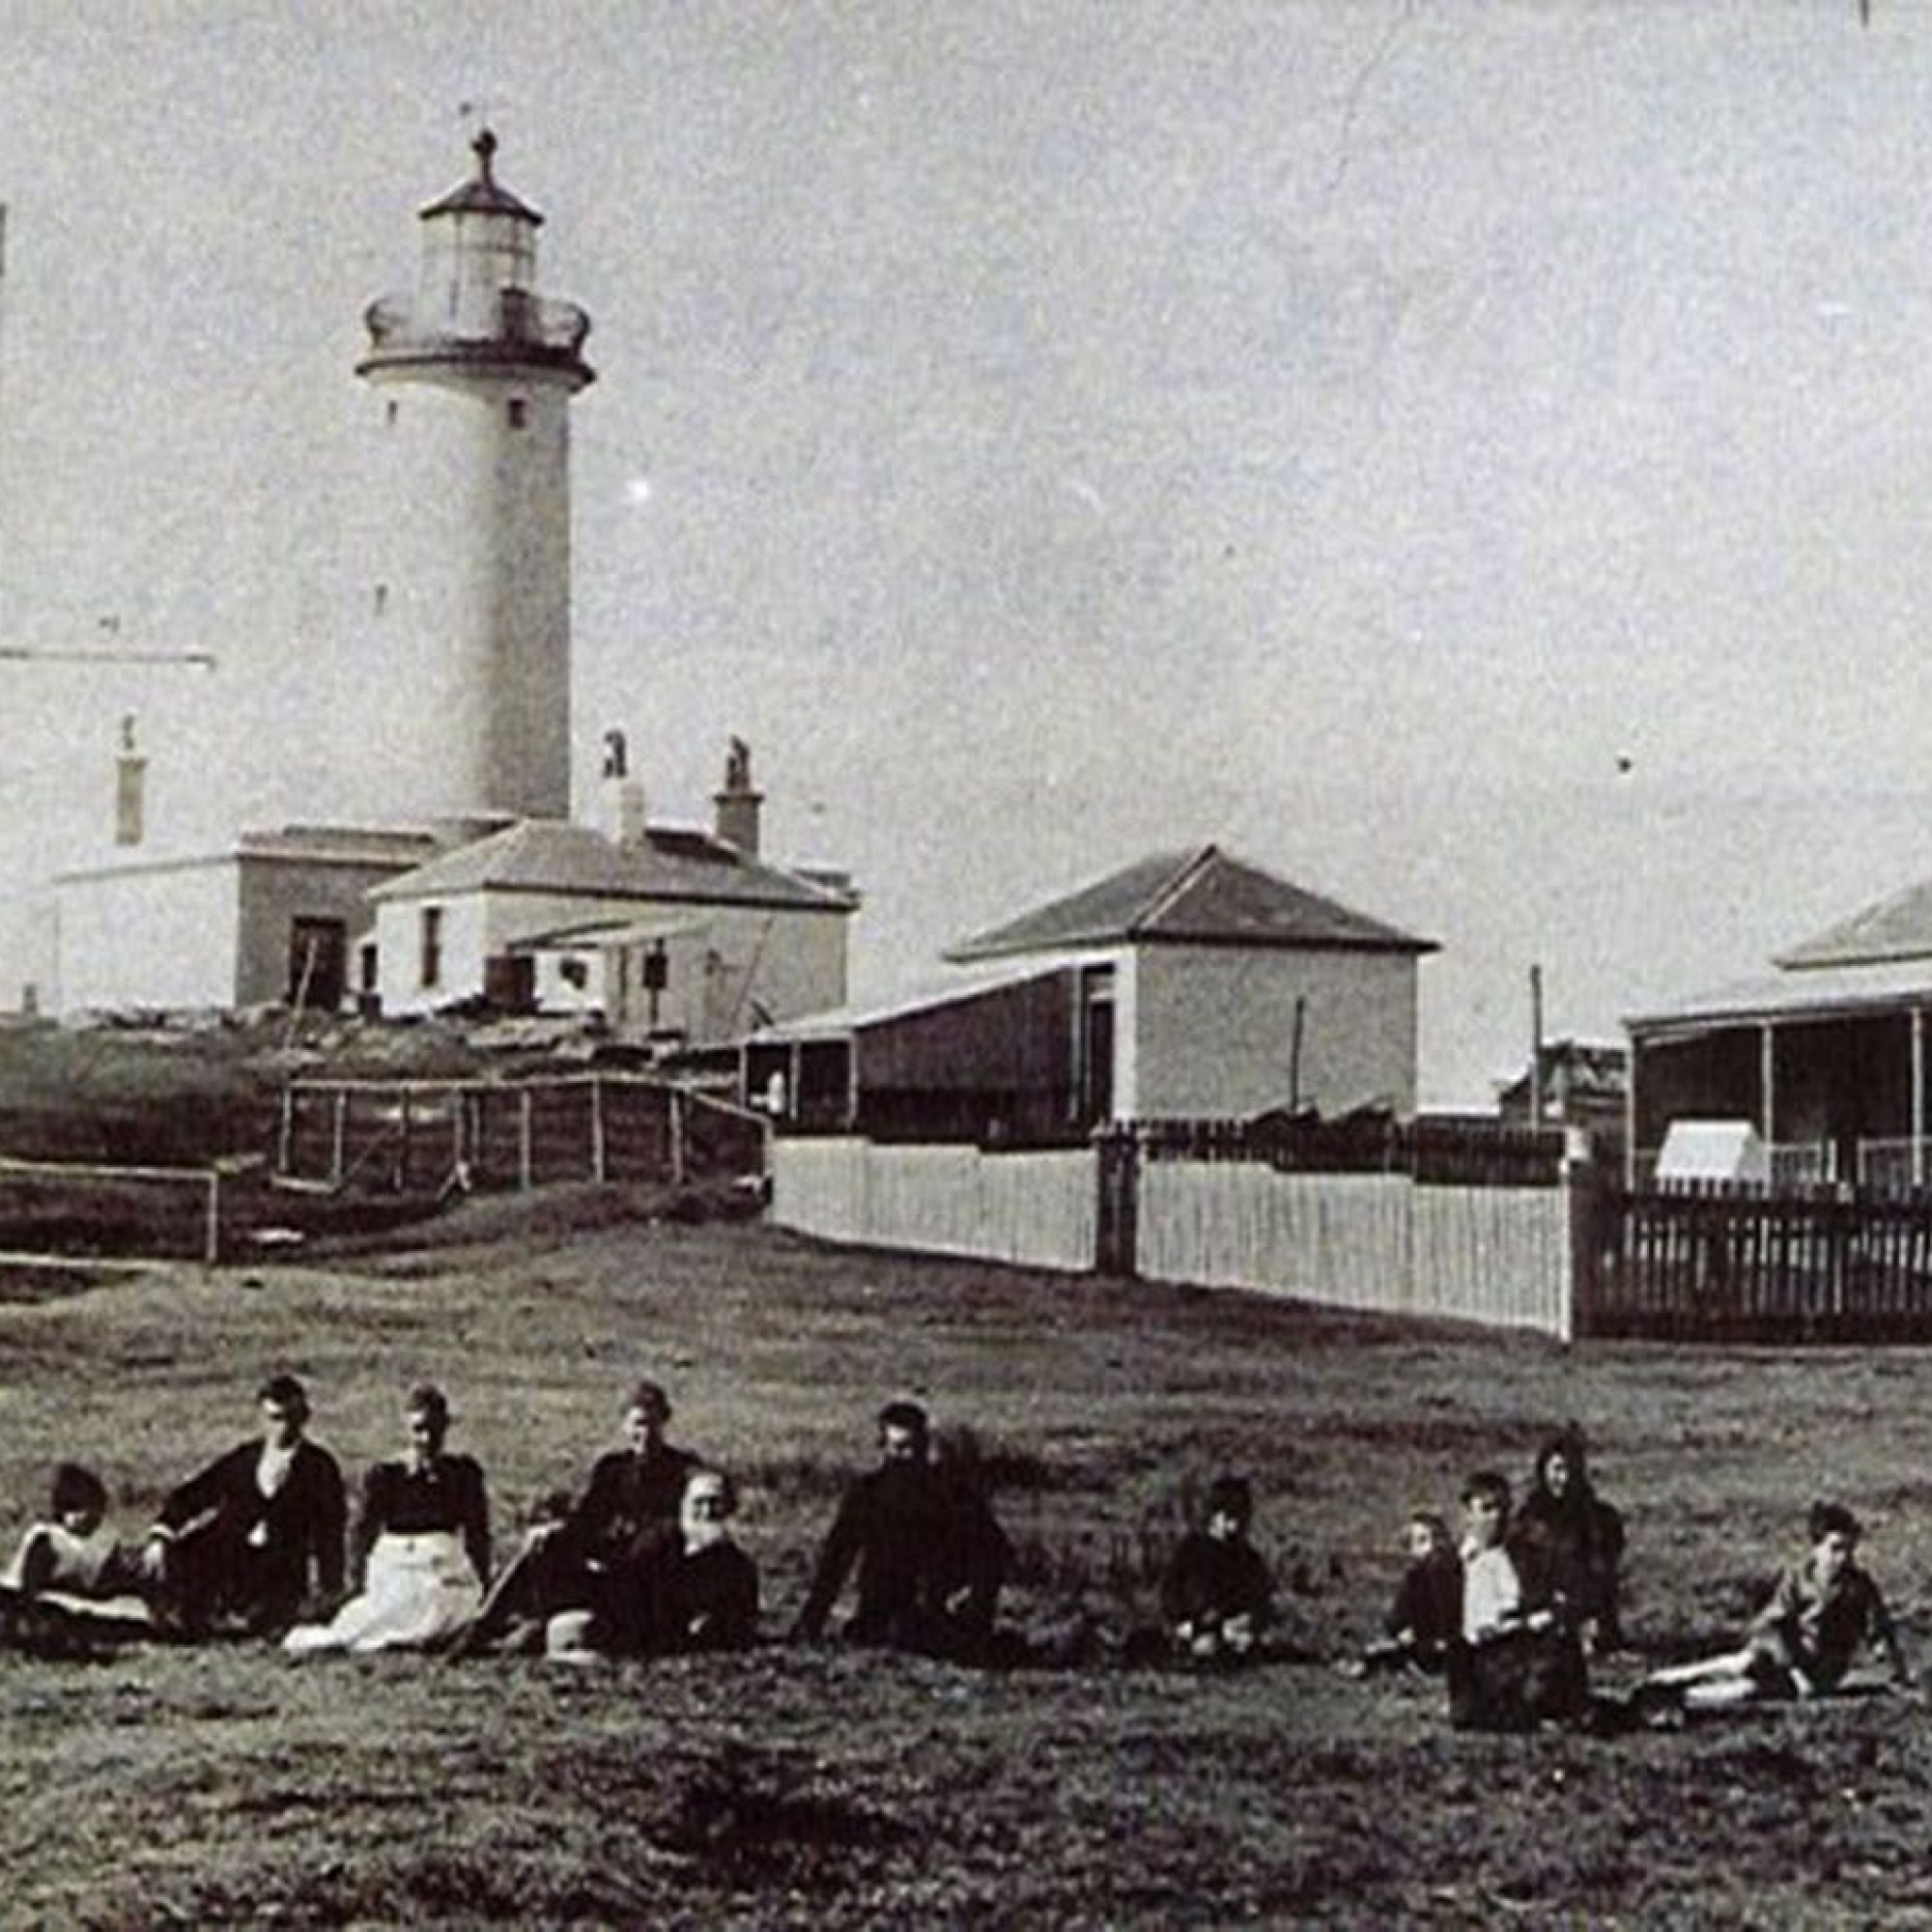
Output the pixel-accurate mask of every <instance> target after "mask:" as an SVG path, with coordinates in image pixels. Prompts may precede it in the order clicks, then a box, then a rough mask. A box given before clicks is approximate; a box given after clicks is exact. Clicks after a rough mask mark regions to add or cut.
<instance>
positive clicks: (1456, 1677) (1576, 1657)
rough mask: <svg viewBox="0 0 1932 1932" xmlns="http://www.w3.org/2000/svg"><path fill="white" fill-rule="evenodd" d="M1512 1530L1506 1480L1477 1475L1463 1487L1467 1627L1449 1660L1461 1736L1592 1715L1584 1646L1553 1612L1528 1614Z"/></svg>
mask: <svg viewBox="0 0 1932 1932" xmlns="http://www.w3.org/2000/svg"><path fill="white" fill-rule="evenodd" d="M1509 1526H1510V1487H1509V1482H1508V1480H1507V1478H1505V1477H1503V1476H1500V1475H1497V1474H1496V1473H1495V1472H1494V1471H1493V1470H1491V1469H1484V1470H1480V1471H1478V1472H1477V1473H1476V1474H1475V1475H1473V1476H1471V1477H1470V1478H1469V1480H1468V1481H1467V1482H1466V1483H1464V1484H1463V1549H1462V1557H1463V1621H1462V1631H1461V1634H1460V1635H1459V1636H1458V1637H1457V1639H1456V1641H1455V1642H1453V1643H1452V1644H1451V1645H1450V1646H1449V1651H1448V1655H1447V1659H1446V1662H1445V1671H1446V1675H1447V1677H1448V1681H1449V1721H1450V1722H1451V1723H1452V1724H1453V1725H1454V1726H1455V1727H1456V1728H1457V1729H1458V1730H1474V1731H1522V1730H1529V1729H1532V1728H1533V1727H1534V1726H1536V1725H1537V1724H1541V1723H1548V1722H1555V1721H1567V1720H1571V1719H1578V1718H1581V1717H1583V1716H1585V1715H1587V1713H1588V1711H1589V1703H1590V1698H1589V1687H1588V1682H1587V1674H1586V1671H1585V1667H1584V1663H1583V1653H1582V1649H1581V1646H1580V1645H1579V1644H1578V1643H1577V1639H1576V1638H1575V1636H1574V1635H1572V1634H1570V1633H1568V1632H1566V1631H1564V1630H1563V1629H1561V1628H1560V1627H1559V1626H1558V1624H1557V1621H1556V1619H1555V1617H1554V1616H1553V1615H1552V1614H1551V1613H1550V1612H1549V1611H1548V1610H1532V1611H1527V1612H1526V1611H1525V1610H1524V1608H1523V1604H1522V1582H1521V1579H1520V1577H1518V1575H1517V1569H1516V1565H1515V1563H1513V1562H1512V1561H1511V1560H1510V1554H1509V1550H1508V1548H1506V1543H1507V1539H1508V1536H1509Z"/></svg>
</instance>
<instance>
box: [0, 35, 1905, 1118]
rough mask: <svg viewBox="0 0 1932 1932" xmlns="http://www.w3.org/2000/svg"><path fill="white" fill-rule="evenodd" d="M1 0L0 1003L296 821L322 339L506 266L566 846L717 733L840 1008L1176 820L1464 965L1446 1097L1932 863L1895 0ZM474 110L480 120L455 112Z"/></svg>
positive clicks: (319, 593)
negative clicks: (518, 327) (43, 890)
mask: <svg viewBox="0 0 1932 1932" xmlns="http://www.w3.org/2000/svg"><path fill="white" fill-rule="evenodd" d="M1869 15H1870V17H1869V20H1868V22H1861V17H1860V8H1859V6H1858V4H1857V0H1790V3H1789V4H1785V0H1686V4H1674V0H1643V3H1642V4H1630V5H1619V4H1609V3H1608V0H1598V3H1595V4H1592V3H1590V0H1544V4H1518V5H1512V4H1507V0H1466V4H1459V3H1458V0H1435V4H1429V5H1424V4H1421V0H1386V4H1384V0H1104V3H1103V0H1083V3H1082V4H1076V0H976V4H973V5H963V4H962V5H937V4H922V5H910V4H901V5H884V4H881V5H857V4H833V0H819V4H810V0H796V3H794V4H786V5H784V6H776V5H773V6H760V5H745V4H743V0H735V3H734V4H725V0H648V3H647V0H638V4H624V0H603V4H590V0H553V4H547V5H546V6H545V7H543V8H541V9H534V8H530V7H527V6H526V5H507V4H506V5H471V6H461V7H459V6H453V5H446V4H441V0H414V4H410V5H397V4H389V5H384V6H382V7H375V6H368V5H358V4H347V5H344V4H336V5H332V6H330V7H328V8H327V9H322V8H309V9H296V8H292V7H289V6H287V5H286V4H285V3H284V4H278V5H272V6H270V5H255V4H240V0H237V3H236V4H229V3H228V0H202V4H197V5H186V4H174V3H173V0H143V4H140V5H137V6H131V7H130V6H128V5H127V4H126V0H115V4H112V5H105V4H99V0H79V4H73V0H59V4H54V0H0V45H4V46H5V47H6V49H7V59H6V61H5V62H4V64H0V201H4V202H5V204H6V205H7V208H8V219H7V252H6V276H5V282H4V288H3V289H0V648H22V649H32V650H36V651H41V652H47V651H69V650H80V651H86V650H93V649H102V648H113V649H117V650H121V651H124V652H126V651H133V650H154V651H156V652H163V653H165V652H182V651H209V652H213V654H214V655H215V657H216V659H217V663H216V665H215V667H214V668H213V669H212V670H211V669H207V668H199V667H195V666H187V665H180V664H168V665H162V666H138V665H119V666H115V667H106V666H88V665H84V664H74V663H70V662H67V661H65V660H61V659H54V658H47V657H42V658H39V659H36V660H32V661H28V662H20V661H17V660H13V659H8V658H5V657H0V998H6V997H8V996H10V994H11V991H12V989H14V988H15V987H17V985H18V983H19V982H20V981H21V980H23V979H24V978H27V977H31V976H32V974H33V972H34V971H35V970H36V968H35V966H34V963H33V962H34V953H33V952H32V944H31V942H32V940H33V938H34V936H35V935H37V934H38V933H40V932H41V931H42V930H43V927H42V926H41V925H39V924H38V923H36V907H37V906H38V904H39V902H40V901H39V885H38V882H39V881H40V880H41V879H43V877H44V875H45V873H46V872H47V870H48V869H49V866H50V863H63V862H66V861H69V860H75V859H79V858H82V857H85V856H89V855H91V854H92V853H94V852H95V851H96V850H97V849H98V848H99V843H100V841H101V838H102V837H103V835H104V833H105V831H106V828H107V825H108V823H109V809H110V800H111V772H112V758H113V750H114V738H115V730H116V727H117V725H118V721H119V719H120V718H121V717H122V716H124V715H126V714H128V713H134V714H137V715H138V717H139V720H140V733H141V740H142V744H143V746H144V748H145V750H146V752H147V754H148V756H149V758H150V760H151V770H150V785H151V801H152V807H153V815H154V822H155V830H156V838H157V839H158V840H162V841H173V842H178V843H180V844H182V845H184V846H187V845H191V844H193V843H194V842H195V841H197V840H200V841H204V842H206V841H210V840H213V839H218V838H222V837H224V836H226V835H227V834H228V833H231V832H232V831H233V830H234V829H235V828H237V827H238V826H239V825H241V824H248V825H267V824H278V823H282V822H285V821H288V820H296V819H305V820H315V819H318V818H328V817H330V816H336V817H340V816H341V815H343V814H342V812H341V811H340V810H338V809H336V808H337V806H338V805H339V798H338V794H339V792H340V790H341V786H340V784H339V768H338V761H337V757H336V753H337V752H338V750H339V748H338V747H336V746H334V745H332V744H331V742H330V735H329V732H328V731H327V723H326V721H327V717H328V714H329V699H330V691H329V686H328V677H329V662H330V637H329V618H328V612H329V611H331V610H332V609H333V608H334V606H333V604H332V603H331V601H330V595H331V593H330V586H331V585H332V584H333V583H334V582H336V580H337V578H338V577H339V576H340V575H341V573H342V572H343V571H344V570H345V568H346V563H345V558H344V557H343V554H342V550H343V545H342V542H341V536H340V530H339V527H338V524H339V519H340V510H341V504H342V493H343V491H344V489H345V488H346V484H347V478H348V476H349V475H350V473H351V462H352V458H353V453H354V452H353V449H352V447H351V444H350V441H349V439H350V437H351V435H352V434H353V433H354V431H355V423H356V420H357V418H356V412H355V407H354V405H355V383H356V379H355V375H354V364H355V359H356V356H357V354H358V352H359V350H360V348H361V346H362V341H363V337H362V332H361V327H360V315H361V311H362V308H363V306H364V305H365V304H366V302H367V301H368V300H369V299H370V298H372V297H373V296H375V295H377V294H380V293H383V292H384V291H386V290H389V289H398V288H406V287H407V286H408V285H409V284H410V282H411V280H412V275H413V270H414V263H415V249H416V236H415V222H414V213H415V210H416V209H417V208H418V207H419V206H421V205H422V204H423V203H424V202H426V201H428V200H430V199H432V198H434V197H435V196H436V195H438V194H439V193H440V192H441V191H442V190H444V189H445V188H447V187H449V186H451V185H454V184H455V183H456V182H457V181H459V180H461V179H462V178H463V177H464V176H465V175H466V174H467V172H468V165H469V156H468V153H467V147H466V143H467V141H468V139H469V134H470V133H471V132H472V131H473V129H474V128H475V126H476V113H477V109H478V107H479V105H480V110H481V112H482V113H483V114H486V115H487V117H488V119H489V120H490V122H491V123H492V125H493V126H494V127H495V128H496V129H497V133H498V135H499V137H500V140H501V148H500V151H499V154H498V156H497V173H498V176H499V178H500V179H501V180H502V181H503V182H504V183H505V184H506V185H509V186H510V187H512V188H513V189H514V190H515V191H516V192H517V193H518V194H520V195H521V196H522V197H523V198H525V199H526V200H527V201H529V202H531V203H533V204H534V205H535V206H536V207H538V208H539V209H541V210H542V211H543V212H544V213H545V214H546V215H547V217H548V220H547V223H546V226H545V228H544V229H543V231H542V237H541V243H540V246H541V251H542V253H541V263H540V273H539V281H540V285H541V287H542V289H543V291H544V292H545V293H546V294H549V295H553V296H558V297H562V298H568V299H572V300H575V301H578V302H581V303H582V305H583V306H584V307H585V308H587V309H588V310H589V312H590V314H591V316H592V319H593V332H592V335H591V338H590V341H589V344H588V352H587V353H588V355H589V358H590V360H591V361H592V363H593V364H594V365H595V367H596V368H597V370H598V377H599V380H598V381H597V383H596V384H595V385H594V386H593V387H592V388H590V389H589V390H588V391H586V392H585V393H584V394H583V395H582V397H581V398H580V399H579V400H578V401H577V402H576V403H575V404H574V405H573V437H574V458H573V460H574V466H575V467H574V474H573V492H574V510H575V544H576V584H575V620H574V621H575V654H576V684H575V718H576V736H577V741H578V759H577V763H578V770H579V773H580V790H579V803H580V808H581V809H582V810H585V811H588V810H590V807H591V800H592V792H593V785H592V779H593V775H594V772H595V769H596V757H597V751H598V746H599V742H600V740H601V738H602V734H603V732H604V730H605V729H606V728H607V727H609V726H611V725H621V726H623V727H624V728H625V729H626V732H627V735H628V737H629V741H630V746H631V752H632V762H633V768H634V769H635V770H636V771H638V772H639V774H640V775H641V776H642V778H643V780H644V781H645V784H646V787H647V790H648V792H649V795H650V798H651V802H652V811H653V816H654V817H664V818H668V819H682V820H686V821H692V822H699V821H702V820H704V819H705V818H706V817H707V816H708V813H709V809H710V808H709V796H710V793H711V792H712V791H713V789H715V787H716V785H717V783H718V781H719V779H720V777H721V776H722V772H723V765H724V756H725V743H726V740H727V738H728V737H730V736H732V735H737V736H740V737H743V738H746V739H747V740H749V741H750V742H751V744H752V746H753V753H754V757H755V761H756V775H757V778H758V781H759V783H760V784H761V786H762V788H763V789H764V790H765V792H766V793H767V796H768V804H767V807H766V817H765V842H766V849H767V851H768V852H770V853H772V854H774V855H775V856H778V857H781V858H793V859H799V860H810V861H820V862H828V861H829V862H836V863H840V864H843V865H846V866H848V867H851V869H852V871H853V872H854V874H855V876H856V878H857V881H858V883H859V885H860V887H861V889H862V890H863V892H864V894H865V898H866V905H865V910H864V911H863V913H862V914H861V915H860V917H859V919H858V921H857V923H856V924H855V928H854V932H853V955H852V964H853V974H852V977H853V983H854V990H855V992H856V993H858V994H859V995H860V996H861V997H871V996H875V995H877V996H884V995H886V994H889V993H890V992H891V991H892V990H893V989H894V988H895V987H896V986H899V985H902V984H903V983H905V982H906V981H907V980H912V979H919V978H923V977H925V976H926V975H927V974H928V973H929V971H930V968H931V965H932V962H934V961H935V960H936V958H937V955H938V954H939V952H940V951H941V950H942V949H943V948H944V947H945V946H946V945H947V944H948V943H949V942H951V941H952V940H955V939H958V938H960V937H963V936H965V935H966V934H968V933H970V932H972V931H975V930H977V929H979V928H980V927H983V926H985V925H989V924H992V923H998V922H1001V921H1004V920H1006V919H1007V918H1009V917H1012V916H1014V915H1016V914H1018V913H1019V912H1021V911H1024V910H1026V909H1028V908H1029V907H1031V906H1033V905H1035V904H1037V903H1039V902H1041V901H1043V900H1044V899H1046V898H1048V897H1050V896H1052V895H1057V894H1058V893H1060V892H1062V891H1065V890H1067V889H1070V888H1071V887H1073V886H1075V885H1078V884H1080V883H1083V882H1085V881H1087V880H1091V879H1093V878H1095V877H1098V876H1099V875H1101V874H1103V873H1104V872H1106V871H1109V870H1111V869H1113V868H1115V867H1119V866H1122V865H1124V864H1127V863H1129V862H1130V861H1132V860H1135V859H1137V858H1139V857H1141V856H1143V855H1144V854H1147V853H1149V852H1152V851H1158V850H1166V849H1172V850H1177V851H1179V850H1181V849H1184V848H1187V847H1190V846H1193V845H1196V844H1199V843H1202V842H1205V841H1208V840H1214V841H1217V842H1219V843H1221V844H1223V845H1224V846H1226V847H1227V848H1228V849H1230V850H1232V851H1234V852H1235V853H1236V854H1237V855H1238V856H1240V857H1242V858H1245V859H1248V860H1251V861H1253V862H1255V863H1257V864H1259V865H1262V866H1264V867H1268V868H1270V869H1273V870H1276V871H1278V872H1280V873H1282V874H1283V875H1284V876H1286V877H1288V878H1290V879H1292V880H1293V881H1295V882H1296V883H1297V884H1300V885H1303V886H1305V887H1308V888H1310V889H1312V890H1315V891H1319V892H1322V893H1325V894H1328V895H1331V896H1333V897H1336V898H1339V899H1341V900H1342V901H1343V902H1344V903H1346V904H1349V905H1350V906H1352V907H1354V908H1356V909H1358V910H1360V911H1362V912H1365V913H1368V914H1370V915H1371V916H1373V917H1376V918H1378V919H1381V920H1383V921H1385V922H1387V923H1393V924H1396V925H1399V926H1402V927H1404V928H1405V929H1407V930H1410V931H1413V932H1417V933H1420V934H1422V935H1424V936H1426V937H1428V938H1431V939H1434V940H1435V941H1437V942H1439V944H1440V947H1441V951H1440V952H1437V953H1435V955H1433V956H1431V957H1430V958H1429V959H1428V960H1426V961H1425V963H1424V965H1423V968H1422V994H1421V1026H1422V1044H1421V1055H1422V1064H1421V1085H1422V1094H1423V1097H1424V1098H1425V1100H1427V1101H1430V1102H1432V1103H1438V1104H1469V1103H1474V1104H1482V1103H1486V1102H1487V1101H1488V1100H1489V1099H1490V1098H1491V1096H1492V1091H1493V1086H1494V1084H1495V1083H1496V1082H1498V1081H1500V1080H1502V1079H1504V1078H1506V1077H1507V1076H1509V1075H1511V1074H1512V1073H1514V1072H1516V1071H1518V1070H1520V1067H1521V1065H1523V1064H1524V1061H1525V1058H1526V1054H1527V1050H1528V1041H1529V1036H1530V1023H1531V1022H1530V1002H1529V992H1528V978H1529V970H1530V968H1531V966H1532V965H1533V964H1534V965H1537V966H1540V967H1541V969H1542V980H1543V986H1544V1023H1545V1027H1546V1031H1547V1032H1548V1034H1550V1035H1551V1036H1560V1035H1564V1034H1577V1035H1581V1036H1583V1037H1611V1038H1614V1037H1618V1034H1619V1031H1620V1024H1621V1021H1622V1019H1623V1018H1624V1017H1625V1016H1626V1015H1628V1014H1630V1013H1633V1012H1641V1011H1643V1010H1645V1009H1646V1008H1648V1007H1654V1006H1657V1005H1661V1004H1663V1003H1665V1002H1669V1001H1674V1000H1676V999H1678V998H1679V997H1681V996H1683V995H1685V994H1687V993H1693V992H1695V991H1697V990H1698V989H1700V988H1702V987H1708V986H1712V985H1716V984H1721V983H1723V982H1725V981H1728V980H1737V979H1740V978H1746V977H1749V976H1751V975H1752V974H1754V973H1756V972H1758V971H1760V970H1762V968H1763V966H1764V962H1765V961H1766V959H1767V957H1768V956H1769V955H1770V954H1772V953H1774V952H1776V951H1777V950H1778V949H1780V948H1782V947H1784V946H1787V945H1790V944H1793V943H1795V942H1797V941H1798V940H1801V939H1803V938H1804V937H1805V936H1807V935H1808V934H1809V933H1811V932H1813V931H1815V930H1817V929H1819V928H1821V927H1823V926H1825V925H1828V924H1830V923H1833V922H1834V921H1835V920H1837V919H1838V918H1839V917H1841V916H1842V915H1843V914H1845V913H1848V912H1850V911H1851V910H1853V909H1854V908H1855V907H1857V906H1859V905H1861V904H1863V903H1865V902H1866V901H1868V900H1870V899H1873V898H1875V897H1880V896H1883V895H1888V894H1889V893H1890V892H1892V891H1895V890H1898V889H1900V888H1903V887H1904V886H1907V885H1909V884H1911V883H1913V882H1915V881H1917V880H1918V879H1919V878H1922V877H1924V876H1926V875H1928V874H1932V772H1928V771H1927V770H1926V768H1925V752H1926V748H1927V746H1928V744H1932V669H1929V668H1928V666H1927V652H1926V635H1927V625H1926V623H1925V621H1924V613H1925V612H1926V611H1928V609H1932V546H1928V545H1927V544H1926V543H1925V541H1924V529H1925V525H1926V523H1927V520H1928V510H1932V152H1928V150H1929V149H1932V5H1928V4H1917V3H1916V0H1910V3H1909V0H1870V7H1869ZM466 104H468V106H469V110H470V111H469V113H468V114H467V115H466V113H465V111H464V110H465V108H466Z"/></svg>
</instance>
